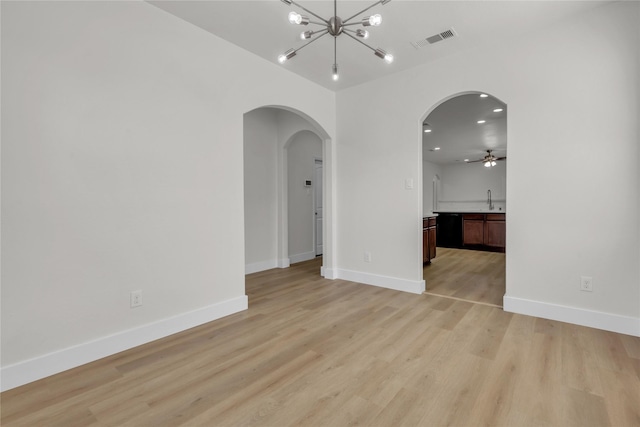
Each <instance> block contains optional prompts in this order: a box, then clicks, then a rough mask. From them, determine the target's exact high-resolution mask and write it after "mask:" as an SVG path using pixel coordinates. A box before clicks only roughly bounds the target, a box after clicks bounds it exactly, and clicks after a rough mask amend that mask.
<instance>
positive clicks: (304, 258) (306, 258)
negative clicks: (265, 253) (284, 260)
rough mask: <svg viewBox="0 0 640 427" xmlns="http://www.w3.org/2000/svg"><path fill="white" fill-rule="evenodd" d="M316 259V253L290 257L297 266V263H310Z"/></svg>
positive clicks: (304, 253)
mask: <svg viewBox="0 0 640 427" xmlns="http://www.w3.org/2000/svg"><path fill="white" fill-rule="evenodd" d="M315 257H316V253H315V252H313V251H311V252H303V253H301V254H295V255H289V259H290V260H291V264H295V263H296V262H302V261H309V260H310V259H314V258H315Z"/></svg>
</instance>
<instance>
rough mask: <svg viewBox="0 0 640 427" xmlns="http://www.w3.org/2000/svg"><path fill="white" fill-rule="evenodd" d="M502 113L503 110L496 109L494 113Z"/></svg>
mask: <svg viewBox="0 0 640 427" xmlns="http://www.w3.org/2000/svg"><path fill="white" fill-rule="evenodd" d="M501 111H502V108H496V109H495V110H493V112H494V113H499V112H501Z"/></svg>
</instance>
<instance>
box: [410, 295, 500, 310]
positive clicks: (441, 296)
mask: <svg viewBox="0 0 640 427" xmlns="http://www.w3.org/2000/svg"><path fill="white" fill-rule="evenodd" d="M422 294H423V295H430V296H433V297H440V298H448V299H453V300H456V301H464V302H470V303H471V304H480V305H486V306H487V307H495V308H499V309H500V310H502V309H503V307H502V306H501V305H498V304H491V303H490V302H482V301H474V300H470V299H465V298H458V297H452V296H450V295H442V294H434V293H432V292H427V291H424V292H423V293H422Z"/></svg>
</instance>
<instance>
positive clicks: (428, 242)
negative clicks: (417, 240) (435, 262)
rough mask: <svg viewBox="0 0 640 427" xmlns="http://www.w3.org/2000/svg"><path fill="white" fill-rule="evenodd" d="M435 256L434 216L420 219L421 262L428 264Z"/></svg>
mask: <svg viewBox="0 0 640 427" xmlns="http://www.w3.org/2000/svg"><path fill="white" fill-rule="evenodd" d="M435 257H436V218H435V217H433V216H431V217H427V218H423V219H422V263H423V264H429V263H430V262H431V260H432V259H434V258H435Z"/></svg>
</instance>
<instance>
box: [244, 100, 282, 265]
mask: <svg viewBox="0 0 640 427" xmlns="http://www.w3.org/2000/svg"><path fill="white" fill-rule="evenodd" d="M277 117H278V110H276V109H273V108H258V109H256V110H253V111H250V112H248V113H246V114H245V115H244V208H245V212H244V245H245V253H244V258H245V266H246V267H245V268H246V270H245V272H247V273H248V272H254V271H261V270H266V269H269V268H275V267H277V265H278V262H277V258H278V182H277V181H278V174H277V161H278V141H279V140H278V128H277Z"/></svg>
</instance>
